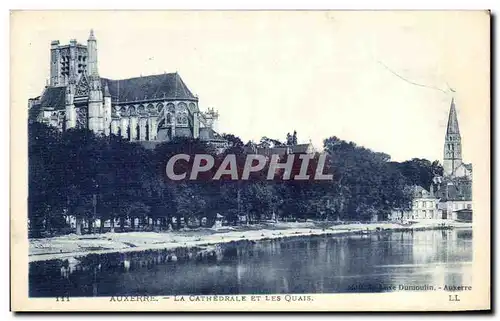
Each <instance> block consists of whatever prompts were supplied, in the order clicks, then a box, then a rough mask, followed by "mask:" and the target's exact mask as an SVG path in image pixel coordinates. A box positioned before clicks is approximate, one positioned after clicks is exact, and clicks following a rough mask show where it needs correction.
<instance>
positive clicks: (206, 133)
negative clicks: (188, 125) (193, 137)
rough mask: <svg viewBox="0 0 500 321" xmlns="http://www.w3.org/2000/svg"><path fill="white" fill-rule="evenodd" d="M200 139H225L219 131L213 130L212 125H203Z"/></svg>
mask: <svg viewBox="0 0 500 321" xmlns="http://www.w3.org/2000/svg"><path fill="white" fill-rule="evenodd" d="M199 137H200V139H201V140H205V141H211V140H221V141H223V140H225V139H224V138H222V136H221V135H219V133H217V132H216V131H215V130H213V129H212V128H210V127H202V128H200V136H199Z"/></svg>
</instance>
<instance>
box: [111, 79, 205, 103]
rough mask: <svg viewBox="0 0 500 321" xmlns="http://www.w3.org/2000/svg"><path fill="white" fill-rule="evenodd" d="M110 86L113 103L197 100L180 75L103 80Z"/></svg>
mask: <svg viewBox="0 0 500 321" xmlns="http://www.w3.org/2000/svg"><path fill="white" fill-rule="evenodd" d="M101 80H102V82H103V84H104V86H103V87H105V86H106V84H107V85H108V88H109V92H110V94H111V99H112V101H115V102H132V101H140V100H151V99H163V98H164V99H186V100H197V99H198V98H196V97H195V96H194V95H193V94H192V93H191V91H190V90H189V89H188V88H187V86H186V84H185V83H184V82H183V81H182V79H181V77H180V76H179V74H178V73H169V74H161V75H151V76H144V77H135V78H129V79H120V80H112V79H107V78H101Z"/></svg>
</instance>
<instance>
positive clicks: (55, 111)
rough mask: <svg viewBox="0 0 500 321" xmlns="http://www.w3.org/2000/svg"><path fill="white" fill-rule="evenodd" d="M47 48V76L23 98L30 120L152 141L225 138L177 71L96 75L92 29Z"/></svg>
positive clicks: (216, 142)
mask: <svg viewBox="0 0 500 321" xmlns="http://www.w3.org/2000/svg"><path fill="white" fill-rule="evenodd" d="M50 53H51V55H50V81H49V83H48V84H47V85H46V87H45V89H44V90H43V92H42V94H41V95H40V96H39V97H36V98H32V99H30V100H29V103H28V105H29V106H28V108H29V116H30V120H31V121H38V122H43V123H46V124H48V125H51V126H54V127H57V128H59V129H60V130H67V129H71V128H87V129H89V130H91V131H92V132H94V133H95V134H97V135H106V136H107V135H110V134H113V135H118V136H121V137H123V138H125V139H128V140H130V141H138V142H141V143H145V145H148V143H147V142H152V143H153V146H154V142H164V141H169V140H171V139H172V138H174V137H191V138H199V139H201V140H204V141H207V142H209V143H211V144H213V145H215V147H217V148H224V146H225V144H227V142H226V141H225V140H224V139H222V137H221V136H220V135H218V134H217V133H216V132H215V131H214V129H213V128H214V123H215V122H216V121H217V119H218V113H217V112H216V111H215V110H214V109H208V110H207V111H206V112H202V111H200V109H199V107H198V97H197V96H195V95H193V93H192V92H191V91H190V90H189V89H188V87H187V86H186V84H185V83H184V82H183V81H182V79H181V77H180V76H179V74H178V73H164V74H160V75H151V76H144V77H142V76H141V77H135V78H129V79H120V80H115V79H108V78H104V77H101V76H100V75H99V70H98V63H97V39H96V37H95V35H94V32H93V31H92V30H91V31H90V35H89V38H88V40H87V45H83V44H80V43H77V41H76V40H71V41H70V43H69V44H67V45H60V44H59V41H57V40H56V41H52V43H51V49H50ZM149 145H150V146H151V144H149Z"/></svg>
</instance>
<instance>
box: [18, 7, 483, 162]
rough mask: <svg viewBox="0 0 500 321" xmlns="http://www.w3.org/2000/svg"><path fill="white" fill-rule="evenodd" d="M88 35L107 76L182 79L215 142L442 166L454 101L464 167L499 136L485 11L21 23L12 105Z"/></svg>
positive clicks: (93, 17) (128, 14)
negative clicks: (340, 151) (55, 48)
mask: <svg viewBox="0 0 500 321" xmlns="http://www.w3.org/2000/svg"><path fill="white" fill-rule="evenodd" d="M91 28H92V29H94V33H95V36H96V38H97V46H98V62H99V65H98V66H99V73H100V75H101V76H102V77H107V78H112V79H123V78H128V77H136V76H140V75H143V76H145V75H151V74H158V73H164V72H178V73H179V74H180V76H181V77H182V79H183V80H184V82H185V83H186V84H187V86H188V87H189V89H190V90H191V91H192V92H193V93H194V94H196V95H198V97H199V107H200V109H201V110H206V109H207V108H208V107H214V108H215V109H217V110H218V112H219V114H220V118H219V121H218V124H217V129H218V131H219V132H220V133H223V132H226V133H233V134H235V135H237V136H239V137H241V138H242V140H243V141H244V142H246V141H248V140H254V141H258V140H260V138H261V137H262V136H268V137H271V138H275V139H280V140H285V136H286V134H287V133H288V132H293V131H294V130H296V131H297V136H298V140H299V143H306V142H309V141H311V142H312V143H313V144H314V145H315V147H317V148H322V141H323V139H325V138H327V137H330V136H337V137H339V138H341V139H344V140H348V141H354V142H355V143H356V144H358V145H362V146H365V147H367V148H370V149H372V150H375V151H378V152H384V153H387V154H389V155H391V157H392V159H393V160H396V161H403V160H407V159H411V158H414V157H418V158H427V159H429V160H436V159H437V160H440V161H442V156H443V155H442V154H443V144H444V135H445V132H446V123H447V119H448V112H449V108H450V102H451V98H452V96H454V98H455V102H456V108H457V112H458V120H459V124H460V131H461V134H462V145H463V155H464V158H465V161H469V162H470V161H472V159H473V158H474V147H475V146H477V144H480V143H481V141H480V140H479V136H478V135H475V133H476V132H477V130H478V129H486V128H488V129H489V103H490V101H489V94H490V92H489V88H490V87H489V78H490V75H489V68H490V61H489V53H490V48H489V38H490V36H489V18H488V15H487V14H486V13H485V12H479V11H476V12H472V11H471V12H467V11H448V12H431V11H427V12H403V11H397V12H384V11H373V12H361V11H342V12H336V11H287V12H279V11H272V12H266V11H251V12H244V11H239V12H234V11H189V12H182V11H171V12H162V11H146V12H139V11H121V12H113V11H96V12H92V11H87V12H85V11H79V12H76V11H68V12H64V11H37V12H28V11H26V12H15V13H13V14H12V15H11V32H12V34H11V35H12V36H11V66H15V67H16V68H18V69H16V70H19V72H17V73H14V71H12V69H11V71H12V73H11V77H12V82H13V83H15V84H14V85H13V86H14V87H13V91H12V100H13V103H16V102H17V103H19V104H20V105H21V106H23V104H24V106H26V104H27V99H28V98H30V97H35V96H38V95H40V93H41V91H42V89H43V86H44V85H45V83H46V79H48V77H49V61H50V56H49V54H50V50H49V49H50V42H51V41H52V40H59V41H60V42H61V43H62V44H66V43H69V40H70V39H73V38H74V39H77V41H78V42H80V43H84V44H85V43H86V41H87V38H88V35H89V31H90V29H91ZM431 87H432V88H431ZM449 88H453V90H454V91H455V92H454V93H452V92H451V91H450V89H449Z"/></svg>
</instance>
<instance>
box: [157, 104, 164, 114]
mask: <svg viewBox="0 0 500 321" xmlns="http://www.w3.org/2000/svg"><path fill="white" fill-rule="evenodd" d="M162 109H163V104H162V103H158V105H156V110H158V112H161V110H162Z"/></svg>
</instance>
